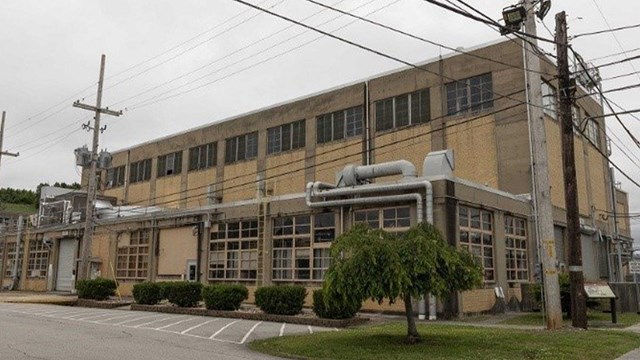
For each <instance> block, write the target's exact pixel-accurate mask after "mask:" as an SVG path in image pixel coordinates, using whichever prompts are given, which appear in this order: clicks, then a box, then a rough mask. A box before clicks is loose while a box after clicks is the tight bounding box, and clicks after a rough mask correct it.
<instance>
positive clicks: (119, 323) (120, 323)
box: [111, 315, 158, 326]
mask: <svg viewBox="0 0 640 360" xmlns="http://www.w3.org/2000/svg"><path fill="white" fill-rule="evenodd" d="M157 316H158V315H151V316H141V317H137V318H135V319H129V320H125V321H120V322H117V323H114V324H111V325H114V326H115V325H122V324H126V323H130V322H134V321H138V320H142V319H149V318H154V317H157Z"/></svg>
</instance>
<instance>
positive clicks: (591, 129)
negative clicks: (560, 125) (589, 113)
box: [584, 119, 600, 147]
mask: <svg viewBox="0 0 640 360" xmlns="http://www.w3.org/2000/svg"><path fill="white" fill-rule="evenodd" d="M584 135H585V136H586V137H587V139H589V142H591V144H592V145H593V146H595V147H599V145H600V125H598V123H597V122H596V121H595V120H593V119H587V123H586V127H585V130H584Z"/></svg>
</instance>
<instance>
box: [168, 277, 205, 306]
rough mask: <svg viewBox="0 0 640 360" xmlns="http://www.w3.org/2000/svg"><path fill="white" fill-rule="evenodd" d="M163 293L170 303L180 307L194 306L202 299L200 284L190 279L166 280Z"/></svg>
mask: <svg viewBox="0 0 640 360" xmlns="http://www.w3.org/2000/svg"><path fill="white" fill-rule="evenodd" d="M164 293H165V294H164V295H165V296H166V297H167V300H169V302H170V303H172V304H175V305H178V306H180V307H194V306H197V305H198V302H200V299H202V284H201V283H199V282H192V281H175V282H167V283H166V284H165V285H164Z"/></svg>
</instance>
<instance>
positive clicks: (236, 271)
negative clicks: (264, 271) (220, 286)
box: [209, 219, 258, 280]
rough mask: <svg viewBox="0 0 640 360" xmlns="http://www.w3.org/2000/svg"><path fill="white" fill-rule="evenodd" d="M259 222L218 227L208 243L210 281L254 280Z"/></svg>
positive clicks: (241, 222) (250, 221)
mask: <svg viewBox="0 0 640 360" xmlns="http://www.w3.org/2000/svg"><path fill="white" fill-rule="evenodd" d="M257 273H258V220H257V219H253V220H243V221H233V222H226V223H220V224H218V230H217V231H212V232H211V237H210V240H209V280H255V279H256V277H257Z"/></svg>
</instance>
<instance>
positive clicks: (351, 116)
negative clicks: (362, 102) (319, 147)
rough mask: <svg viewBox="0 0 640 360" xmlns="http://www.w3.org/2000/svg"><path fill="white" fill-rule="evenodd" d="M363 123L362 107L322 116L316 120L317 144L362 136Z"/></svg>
mask: <svg viewBox="0 0 640 360" xmlns="http://www.w3.org/2000/svg"><path fill="white" fill-rule="evenodd" d="M363 121H364V118H363V109H362V106H356V107H352V108H349V109H345V110H340V111H336V112H332V113H330V114H324V115H320V116H318V118H317V119H316V142H317V143H318V144H323V143H327V142H330V141H334V140H340V139H345V138H350V137H354V136H358V135H362V130H363Z"/></svg>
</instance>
